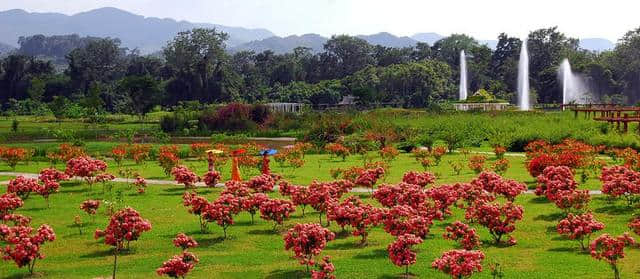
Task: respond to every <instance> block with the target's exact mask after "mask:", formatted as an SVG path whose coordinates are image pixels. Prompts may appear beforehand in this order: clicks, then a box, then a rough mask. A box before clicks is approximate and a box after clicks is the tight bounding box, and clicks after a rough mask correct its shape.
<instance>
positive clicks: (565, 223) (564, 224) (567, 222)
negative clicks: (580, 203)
mask: <svg viewBox="0 0 640 279" xmlns="http://www.w3.org/2000/svg"><path fill="white" fill-rule="evenodd" d="M556 229H557V231H558V233H559V234H562V235H566V236H567V237H569V239H572V240H576V241H578V243H580V248H582V250H586V249H587V247H586V246H585V240H586V242H587V243H588V242H589V238H591V234H592V233H594V232H596V231H599V230H602V229H604V224H603V223H600V222H598V221H596V220H595V219H594V218H593V214H591V213H585V214H582V215H573V214H571V213H569V215H568V216H567V218H564V219H562V220H560V222H559V223H558V226H557V228H556Z"/></svg>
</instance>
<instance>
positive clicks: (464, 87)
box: [460, 50, 467, 101]
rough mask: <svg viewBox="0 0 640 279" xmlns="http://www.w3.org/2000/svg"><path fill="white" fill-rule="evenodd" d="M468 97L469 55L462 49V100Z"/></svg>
mask: <svg viewBox="0 0 640 279" xmlns="http://www.w3.org/2000/svg"><path fill="white" fill-rule="evenodd" d="M466 99H467V57H466V55H465V53H464V50H461V51H460V101H464V100H466Z"/></svg>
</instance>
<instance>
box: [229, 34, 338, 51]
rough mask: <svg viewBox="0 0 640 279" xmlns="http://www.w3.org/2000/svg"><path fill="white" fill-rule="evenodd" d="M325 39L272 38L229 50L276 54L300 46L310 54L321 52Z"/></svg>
mask: <svg viewBox="0 0 640 279" xmlns="http://www.w3.org/2000/svg"><path fill="white" fill-rule="evenodd" d="M325 42H327V38H325V37H322V36H320V35H318V34H305V35H302V36H295V35H294V36H288V37H284V38H282V37H277V36H273V37H270V38H266V39H263V40H257V41H252V42H248V43H245V44H242V45H239V46H236V47H233V48H231V51H232V52H238V51H245V50H246V51H254V52H256V53H259V52H263V51H265V50H271V51H273V52H275V53H278V54H283V53H287V52H292V51H293V49H294V48H296V47H299V46H302V47H308V48H310V49H311V51H312V52H314V53H317V52H321V51H322V48H323V46H324V43H325Z"/></svg>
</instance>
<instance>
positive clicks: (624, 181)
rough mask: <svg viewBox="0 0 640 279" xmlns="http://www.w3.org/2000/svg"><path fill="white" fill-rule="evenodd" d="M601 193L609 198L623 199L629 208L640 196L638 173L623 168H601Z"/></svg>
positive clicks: (639, 175)
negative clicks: (639, 195)
mask: <svg viewBox="0 0 640 279" xmlns="http://www.w3.org/2000/svg"><path fill="white" fill-rule="evenodd" d="M600 181H602V193H604V194H607V195H609V196H611V197H614V198H617V197H624V198H625V200H626V201H627V205H629V206H631V205H632V204H633V203H634V202H635V201H636V200H637V199H638V198H637V195H638V194H640V172H636V171H633V170H630V169H629V168H627V167H623V166H613V167H610V168H602V175H601V176H600Z"/></svg>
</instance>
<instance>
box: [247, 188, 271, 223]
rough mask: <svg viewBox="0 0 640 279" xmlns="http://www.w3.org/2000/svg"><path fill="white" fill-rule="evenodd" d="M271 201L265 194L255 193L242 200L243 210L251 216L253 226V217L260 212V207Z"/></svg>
mask: <svg viewBox="0 0 640 279" xmlns="http://www.w3.org/2000/svg"><path fill="white" fill-rule="evenodd" d="M267 200H269V197H268V196H267V195H265V194H263V193H254V194H252V195H251V196H249V197H248V198H243V199H242V210H244V211H246V212H249V214H251V224H253V216H255V215H256V213H257V212H258V211H259V210H260V206H261V205H262V204H263V203H264V202H266V201H267Z"/></svg>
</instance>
